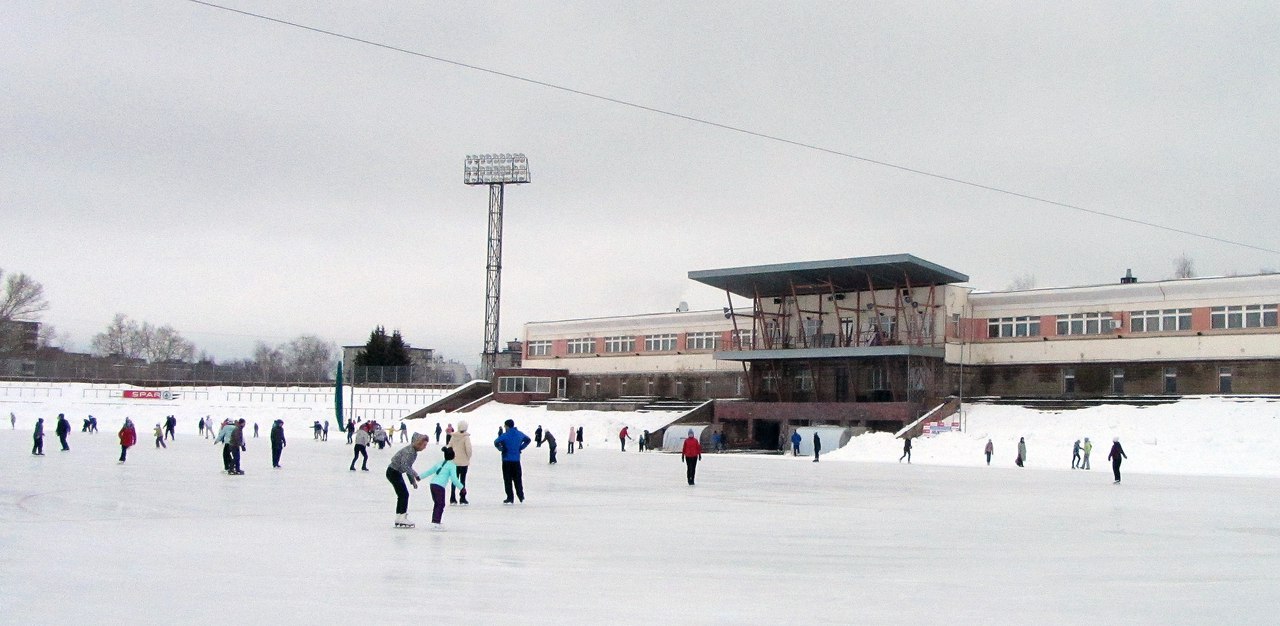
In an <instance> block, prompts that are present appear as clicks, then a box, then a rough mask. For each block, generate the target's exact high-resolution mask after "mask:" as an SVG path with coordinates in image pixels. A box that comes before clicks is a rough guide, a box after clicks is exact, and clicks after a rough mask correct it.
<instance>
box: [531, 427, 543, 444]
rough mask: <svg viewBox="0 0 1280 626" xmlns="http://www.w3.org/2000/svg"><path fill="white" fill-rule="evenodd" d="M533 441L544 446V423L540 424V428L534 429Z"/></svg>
mask: <svg viewBox="0 0 1280 626" xmlns="http://www.w3.org/2000/svg"><path fill="white" fill-rule="evenodd" d="M533 443H534V444H536V445H537V446H538V447H539V448H541V447H542V424H538V430H535V431H533Z"/></svg>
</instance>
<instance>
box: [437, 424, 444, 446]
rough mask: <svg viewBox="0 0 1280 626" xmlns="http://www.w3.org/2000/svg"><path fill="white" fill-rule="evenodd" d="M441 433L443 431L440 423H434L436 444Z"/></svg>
mask: <svg viewBox="0 0 1280 626" xmlns="http://www.w3.org/2000/svg"><path fill="white" fill-rule="evenodd" d="M443 432H444V429H443V428H440V422H436V443H439V442H440V434H441V433H443Z"/></svg>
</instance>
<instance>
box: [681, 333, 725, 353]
mask: <svg viewBox="0 0 1280 626" xmlns="http://www.w3.org/2000/svg"><path fill="white" fill-rule="evenodd" d="M719 344H720V333H715V332H709V333H689V334H688V335H687V336H686V337H685V347H686V348H688V349H689V350H715V349H716V347H717V346H718V345H719Z"/></svg>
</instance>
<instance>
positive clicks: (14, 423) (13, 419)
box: [9, 411, 18, 430]
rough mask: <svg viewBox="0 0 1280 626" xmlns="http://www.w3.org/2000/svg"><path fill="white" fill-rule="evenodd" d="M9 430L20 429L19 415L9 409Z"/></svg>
mask: <svg viewBox="0 0 1280 626" xmlns="http://www.w3.org/2000/svg"><path fill="white" fill-rule="evenodd" d="M9 430H18V416H17V415H14V414H13V411H9Z"/></svg>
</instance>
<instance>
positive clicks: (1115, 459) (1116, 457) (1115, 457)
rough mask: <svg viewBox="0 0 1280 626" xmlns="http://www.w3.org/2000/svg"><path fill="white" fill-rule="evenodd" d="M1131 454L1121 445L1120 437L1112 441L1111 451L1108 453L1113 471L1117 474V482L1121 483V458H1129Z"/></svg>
mask: <svg viewBox="0 0 1280 626" xmlns="http://www.w3.org/2000/svg"><path fill="white" fill-rule="evenodd" d="M1127 458H1129V455H1127V454H1125V453H1124V448H1121V447H1120V438H1119V437H1116V438H1115V439H1113V440H1112V443H1111V453H1110V454H1108V455H1107V460H1108V461H1111V473H1112V474H1115V475H1116V482H1115V484H1117V485H1118V484H1120V459H1127Z"/></svg>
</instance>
